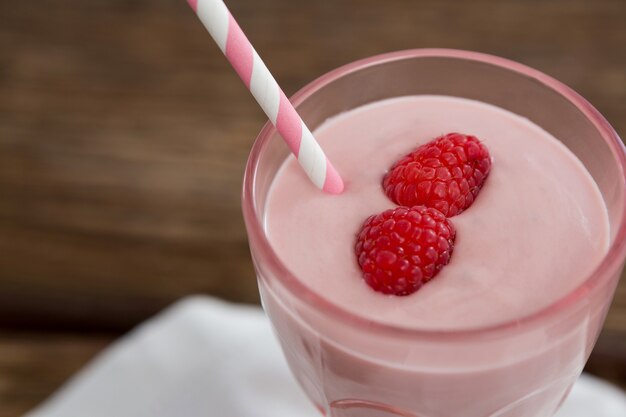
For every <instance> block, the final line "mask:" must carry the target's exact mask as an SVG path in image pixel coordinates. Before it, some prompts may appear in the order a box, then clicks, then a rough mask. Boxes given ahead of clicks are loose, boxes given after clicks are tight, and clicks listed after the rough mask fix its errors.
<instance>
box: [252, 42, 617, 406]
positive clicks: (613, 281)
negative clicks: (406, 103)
mask: <svg viewBox="0 0 626 417" xmlns="http://www.w3.org/2000/svg"><path fill="white" fill-rule="evenodd" d="M418 94H439V95H449V96H457V97H465V98H470V99H474V100H479V101H483V102H486V103H491V104H494V105H496V106H499V107H502V108H504V109H507V110H510V111H512V112H514V113H517V114H519V115H521V116H524V117H527V118H528V119H530V120H532V121H533V122H534V123H536V124H538V125H539V126H541V127H543V128H544V129H545V130H547V131H548V132H550V133H551V134H553V135H554V136H555V137H556V138H558V139H559V140H561V141H562V142H563V143H564V144H565V145H566V146H567V147H568V148H569V149H570V150H571V151H572V152H574V154H576V155H577V156H578V158H579V159H580V160H581V161H582V162H583V163H584V165H585V166H586V168H587V170H588V171H589V172H590V173H591V175H592V176H593V178H594V179H595V181H596V183H597V184H598V186H599V188H600V191H601V193H602V196H603V198H604V201H605V203H606V206H607V208H608V212H609V220H610V227H611V234H610V238H611V246H610V249H609V251H608V253H607V255H606V257H605V258H604V259H603V261H602V263H601V264H600V265H599V267H598V268H597V269H596V270H595V271H594V273H593V274H592V275H591V276H589V277H588V278H587V279H586V280H585V281H584V283H583V284H582V285H580V286H579V287H578V288H576V289H575V290H574V291H572V292H570V293H568V294H566V295H565V296H564V297H563V298H561V299H559V300H557V301H556V302H554V303H553V304H552V305H550V306H548V307H547V308H544V309H542V310H540V311H536V312H535V313H533V314H531V315H528V316H526V317H520V318H519V319H517V320H515V321H511V322H503V323H498V324H497V325H493V326H488V327H482V328H472V329H463V330H461V331H425V330H419V329H415V330H414V329H406V328H397V327H394V326H390V325H386V324H383V323H377V322H373V321H370V320H366V319H364V318H362V317H359V316H356V315H353V314H351V313H349V312H347V311H345V310H343V309H342V308H341V306H339V305H335V304H332V303H331V302H329V301H328V300H326V299H324V298H323V297H321V296H320V295H318V294H317V293H315V292H313V291H312V290H311V289H309V288H308V287H307V286H306V284H305V283H303V282H301V281H299V280H298V279H297V278H296V277H294V276H293V275H292V274H291V273H290V272H289V270H288V269H287V268H286V267H285V266H284V265H283V264H282V263H281V262H280V260H279V259H278V257H277V256H276V254H275V253H274V252H273V250H272V248H271V247H270V245H269V243H268V241H267V239H266V236H265V234H264V229H263V224H264V210H265V199H266V196H267V192H268V189H269V187H270V184H271V182H272V179H273V178H274V175H275V173H276V171H277V169H278V168H279V167H280V165H281V164H282V162H283V161H284V159H285V157H286V156H287V154H288V150H287V147H286V146H284V144H283V143H282V141H281V139H280V138H279V137H277V133H276V131H275V129H274V128H273V127H272V126H271V125H270V124H269V123H268V124H267V125H266V126H265V127H264V128H263V130H262V131H261V133H260V134H259V136H258V137H257V139H256V142H255V144H254V147H253V149H252V151H251V154H250V158H249V160H248V165H247V168H246V174H245V179H244V190H243V203H242V204H243V212H244V218H245V222H246V227H247V230H248V236H249V241H250V249H251V253H252V258H253V260H254V264H255V268H256V271H257V276H258V282H259V290H260V293H261V298H262V301H263V306H264V308H265V311H266V312H267V314H268V315H269V317H270V319H271V321H272V324H273V326H274V329H275V332H276V334H277V336H278V338H279V340H280V343H281V346H282V349H283V351H284V354H285V356H286V358H287V361H288V363H289V366H290V368H291V370H292V372H293V373H294V375H295V377H296V379H297V380H298V381H299V383H300V384H301V385H302V387H303V388H304V390H305V391H306V393H307V394H308V396H309V397H310V399H311V400H312V401H313V402H314V403H315V405H316V406H317V407H318V408H319V410H320V411H321V412H322V413H324V414H326V415H328V416H332V417H388V416H404V417H407V416H410V417H488V416H489V417H496V416H497V417H549V416H552V415H553V414H554V413H555V412H556V410H557V409H558V407H559V405H560V404H561V403H562V401H563V400H564V399H565V397H566V396H567V394H568V392H569V390H570V388H571V386H572V385H573V383H574V382H575V380H576V378H577V377H578V376H579V374H580V373H581V371H582V369H583V366H584V364H585V362H586V360H587V358H588V357H589V354H590V352H591V349H592V348H593V345H594V343H595V341H596V339H597V336H598V333H599V331H600V329H601V327H602V324H603V322H604V318H605V316H606V312H607V310H608V307H609V304H610V301H611V299H612V297H613V293H614V291H615V287H616V285H617V282H618V279H619V276H620V272H621V270H622V268H623V264H624V257H625V254H626V244H625V243H626V240H625V239H624V238H625V236H626V223H625V222H624V219H625V211H624V199H625V167H626V158H625V153H624V147H623V145H622V143H621V141H620V139H619V137H618V136H617V134H616V133H615V131H614V130H613V129H612V128H611V126H610V125H609V124H608V122H607V121H606V120H605V119H604V118H603V117H602V116H601V115H600V114H599V113H598V112H597V111H596V110H595V109H594V108H593V107H592V106H591V105H590V104H589V103H588V102H587V101H585V100H584V99H583V98H582V97H580V96H579V95H578V94H576V93H575V92H574V91H572V90H571V89H569V88H568V87H566V86H565V85H563V84H561V83H560V82H558V81H556V80H554V79H552V78H551V77H549V76H547V75H545V74H542V73H540V72H538V71H536V70H533V69H531V68H528V67H526V66H524V65H521V64H518V63H515V62H512V61H508V60H506V59H503V58H498V57H494V56H488V55H484V54H479V53H474V52H465V51H454V50H410V51H402V52H396V53H391V54H386V55H380V56H375V57H372V58H368V59H365V60H362V61H358V62H355V63H352V64H349V65H346V66H344V67H341V68H339V69H336V70H334V71H331V72H330V73H328V74H326V75H324V76H322V77H320V78H318V79H317V80H315V81H313V82H312V83H310V84H309V85H307V86H306V87H304V88H303V89H302V90H300V91H299V92H298V93H297V94H296V95H295V96H294V97H293V102H294V105H295V106H296V108H297V109H298V111H299V113H300V114H301V115H302V117H303V119H304V120H305V122H306V123H307V124H308V125H309V127H311V129H314V128H316V127H317V126H319V125H320V124H321V123H322V122H323V121H324V120H326V119H327V118H329V117H331V116H334V115H336V114H338V113H341V112H344V111H347V110H350V109H353V108H355V107H358V106H361V105H363V104H366V103H369V102H373V101H377V100H381V99H385V98H391V97H397V96H404V95H418Z"/></svg>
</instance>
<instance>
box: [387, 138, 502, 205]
mask: <svg viewBox="0 0 626 417" xmlns="http://www.w3.org/2000/svg"><path fill="white" fill-rule="evenodd" d="M490 168H491V158H490V156H489V151H488V150H487V148H486V147H485V145H484V144H482V143H481V142H480V141H479V140H478V139H477V138H476V137H474V136H469V135H462V134H460V133H448V134H447V135H444V136H440V137H438V138H436V139H434V140H433V141H431V142H429V143H427V144H425V145H422V146H420V147H419V148H417V149H416V150H415V151H413V152H411V153H410V154H408V155H406V156H405V157H404V158H402V159H401V160H400V161H398V162H396V164H395V165H394V166H393V167H392V168H391V170H390V171H389V172H388V173H387V175H385V178H384V179H383V188H384V190H385V194H387V196H388V197H389V198H390V199H391V200H392V201H393V202H394V203H396V204H399V205H401V206H407V207H411V206H416V205H425V206H427V207H433V208H436V209H437V210H439V211H440V212H442V213H443V214H444V215H445V216H447V217H452V216H455V215H457V214H459V213H461V212H462V211H463V210H465V209H466V208H468V207H469V206H470V205H471V204H472V203H473V202H474V199H475V198H476V196H477V195H478V192H479V191H480V189H481V187H482V186H483V183H484V182H485V178H487V175H488V174H489V169H490Z"/></svg>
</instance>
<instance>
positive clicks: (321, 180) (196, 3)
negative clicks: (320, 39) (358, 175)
mask: <svg viewBox="0 0 626 417" xmlns="http://www.w3.org/2000/svg"><path fill="white" fill-rule="evenodd" d="M187 2H188V3H189V5H190V6H191V8H192V9H193V10H194V11H195V12H196V14H197V15H198V17H199V18H200V20H201V21H202V23H203V24H204V26H205V27H206V28H207V30H208V31H209V33H210V34H211V36H212V37H213V40H215V42H216V43H217V46H219V48H220V49H221V50H222V52H223V53H224V55H226V58H227V59H228V61H229V62H230V64H231V65H232V66H233V68H235V71H237V74H239V77H240V78H241V80H242V81H243V82H244V84H245V85H246V87H248V90H250V92H251V93H252V95H253V96H254V98H255V99H256V101H257V102H258V103H259V105H260V106H261V108H262V109H263V111H264V112H265V114H266V115H267V117H269V119H270V120H271V122H272V123H273V124H274V126H276V129H277V130H278V132H280V134H281V136H282V137H283V139H284V140H285V142H287V145H288V146H289V149H291V152H293V154H294V155H295V156H296V158H297V159H298V162H299V163H300V165H301V166H302V168H303V169H304V171H305V172H306V174H307V175H308V176H309V178H310V179H311V181H312V182H313V184H315V185H316V186H317V187H318V188H320V189H322V190H324V191H326V192H328V193H332V194H339V193H341V192H342V191H343V187H344V186H343V181H342V179H341V177H340V176H339V173H337V171H336V170H335V168H334V167H333V165H332V164H331V163H330V161H329V160H328V158H327V157H326V155H325V154H324V151H323V150H322V148H321V147H320V145H319V144H318V143H317V141H316V140H315V138H314V137H313V134H312V133H311V131H310V130H309V128H308V127H307V126H306V125H305V124H304V122H303V121H302V118H301V117H300V116H299V115H298V113H297V112H296V109H294V108H293V105H292V104H291V102H290V101H289V99H288V98H287V96H285V93H283V90H282V89H281V88H280V87H279V86H278V83H277V82H276V80H275V79H274V77H273V76H272V74H270V72H269V70H268V69H267V67H266V66H265V64H264V63H263V61H262V60H261V58H260V57H259V54H257V52H256V51H255V50H254V48H253V47H252V44H251V43H250V41H249V40H248V38H246V35H244V33H243V32H242V30H241V28H240V27H239V25H238V24H237V22H236V21H235V19H234V18H233V16H232V15H231V14H230V12H229V11H228V9H227V8H226V5H225V4H224V2H223V1H222V0H187Z"/></svg>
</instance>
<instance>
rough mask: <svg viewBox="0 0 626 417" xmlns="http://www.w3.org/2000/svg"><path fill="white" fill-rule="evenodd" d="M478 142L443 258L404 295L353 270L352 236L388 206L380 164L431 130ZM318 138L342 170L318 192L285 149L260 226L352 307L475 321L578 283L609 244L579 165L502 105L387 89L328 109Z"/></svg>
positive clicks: (403, 318) (399, 319) (416, 320)
mask: <svg viewBox="0 0 626 417" xmlns="http://www.w3.org/2000/svg"><path fill="white" fill-rule="evenodd" d="M449 132H461V133H467V134H472V135H475V136H477V137H478V138H479V139H481V140H482V141H484V143H485V144H486V146H487V147H488V148H489V151H490V152H491V155H492V157H493V167H492V171H491V174H490V176H489V178H488V179H487V181H486V183H485V186H484V188H483V189H482V191H481V193H480V194H479V196H478V198H477V200H476V202H475V203H474V204H473V205H472V206H471V207H470V208H469V209H468V210H466V211H465V212H463V213H462V214H460V215H458V216H455V217H453V222H454V224H455V226H456V228H457V239H456V245H455V249H454V254H453V256H452V259H451V262H450V264H449V265H448V266H446V267H445V268H443V269H442V271H441V272H440V274H439V275H438V276H437V277H436V278H435V279H434V280H433V281H431V282H429V283H428V284H427V285H425V286H424V287H422V288H421V289H420V290H419V291H417V292H416V293H414V294H412V295H409V296H406V297H396V296H386V295H382V294H380V293H377V292H375V291H373V290H372V289H371V288H370V287H369V286H367V284H365V282H364V281H363V280H362V278H361V271H360V270H359V267H358V265H357V262H356V260H355V255H354V243H355V235H356V233H357V232H358V230H359V228H360V225H361V224H362V222H363V221H364V220H365V219H366V218H367V217H368V216H369V215H371V214H375V213H378V212H381V211H383V210H385V209H387V208H391V207H395V205H394V203H392V202H391V201H390V200H389V199H388V198H387V197H386V195H385V194H384V193H383V190H382V187H381V181H382V178H383V175H384V174H385V172H386V171H387V170H388V169H389V167H390V166H391V165H392V164H393V163H394V161H396V160H397V159H398V158H399V157H400V156H402V155H404V154H406V153H408V152H409V151H411V150H413V149H415V148H416V147H417V146H419V145H421V144H423V143H425V142H428V141H430V140H431V139H433V138H435V137H436V136H438V135H441V134H444V133H449ZM315 136H316V138H317V139H318V141H319V142H320V143H321V145H322V146H323V147H324V149H325V151H326V152H327V153H328V155H329V158H330V159H331V160H332V161H333V163H334V164H335V166H336V167H337V168H338V169H339V171H340V172H341V174H342V176H343V177H344V178H345V180H346V191H345V192H344V193H343V194H342V195H339V196H335V195H328V194H323V193H320V192H319V191H318V190H317V189H316V188H315V187H314V186H313V185H311V184H310V183H309V180H308V179H307V178H306V176H305V175H304V174H303V173H302V171H301V169H300V167H299V166H298V165H297V163H296V161H295V159H294V158H292V157H290V158H289V159H288V160H287V161H286V163H285V164H284V166H283V167H282V168H281V170H280V171H279V173H278V175H277V178H276V179H275V181H274V183H273V185H272V189H271V191H270V194H269V197H268V202H267V211H266V213H267V216H266V230H267V234H268V237H269V240H270V242H271V244H272V245H273V247H274V249H275V250H276V252H277V253H278V255H279V257H280V259H281V260H282V261H283V262H284V263H285V264H286V266H287V267H288V268H289V269H290V270H291V271H292V272H293V273H294V275H295V276H296V277H298V278H299V279H300V280H302V281H303V282H304V283H305V284H306V285H308V286H309V287H310V288H312V289H313V290H314V291H316V292H318V293H319V294H321V295H322V296H324V297H326V298H328V299H329V300H331V301H333V302H334V303H336V304H338V305H341V306H342V307H344V308H345V309H348V310H350V311H352V312H354V313H355V314H358V315H361V316H365V317H367V318H371V319H372V320H376V321H382V322H386V323H392V324H395V325H401V326H406V327H411V328H421V329H458V328H473V327H481V326H485V325H490V324H494V322H503V321H508V320H511V319H515V318H519V317H522V316H525V315H527V314H529V313H532V312H533V311H536V310H538V309H540V308H542V307H545V306H547V305H548V304H550V303H552V302H554V301H555V300H557V299H558V298H560V297H562V296H564V295H565V294H566V293H568V292H569V291H571V290H572V289H574V288H575V287H577V286H578V285H579V284H580V283H581V282H582V281H583V280H584V279H585V278H586V277H587V276H588V274H589V273H590V272H591V271H592V270H593V269H594V267H596V266H597V265H598V263H599V261H600V259H601V258H602V257H603V255H604V254H605V253H606V251H607V247H608V237H609V230H608V217H607V212H606V207H605V205H604V203H603V200H602V197H601V195H600V191H599V190H598V187H597V186H596V184H595V183H594V181H593V179H592V178H591V176H590V175H589V173H588V172H587V171H586V170H585V168H584V167H583V165H582V163H581V162H580V161H579V160H578V159H577V158H576V157H575V156H574V155H573V154H572V153H571V152H570V151H569V150H568V149H567V148H566V147H565V146H563V145H562V144H561V143H560V142H559V141H558V140H556V139H555V138H554V137H552V136H551V135H550V134H549V133H547V132H546V131H544V130H543V129H541V128H540V127H538V126H537V125H535V124H533V123H531V122H530V121H528V120H526V119H524V118H521V117H519V116H517V115H515V114H513V113H511V112H508V111H505V110H502V109H500V108H497V107H494V106H491V105H487V104H484V103H480V102H476V101H471V100H467V99H460V98H452V97H443V96H413V97H402V98H395V99H390V100H385V101H380V102H377V103H374V104H370V105H366V106H363V107H360V108H358V109H355V110H352V111H350V112H347V113H344V114H341V115H339V116H336V117H334V118H332V119H330V120H328V121H326V122H325V123H324V124H323V125H321V126H320V127H319V128H318V129H317V130H316V131H315Z"/></svg>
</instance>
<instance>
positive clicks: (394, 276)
mask: <svg viewBox="0 0 626 417" xmlns="http://www.w3.org/2000/svg"><path fill="white" fill-rule="evenodd" d="M455 235H456V232H455V230H454V226H453V225H452V223H451V222H450V221H449V220H448V219H446V217H445V216H444V215H443V214H441V212H439V211H438V210H435V209H434V208H428V207H424V206H415V207H411V208H407V207H398V208H395V209H389V210H386V211H384V212H382V213H380V214H377V215H374V216H370V217H369V218H368V219H367V220H365V223H363V226H362V228H361V231H360V232H359V234H358V237H357V241H356V246H355V252H356V256H357V259H358V262H359V266H360V267H361V270H362V271H363V278H364V279H365V282H367V283H368V284H369V286H370V287H372V288H373V289H374V290H376V291H378V292H382V293H385V294H395V295H409V294H411V293H413V292H415V291H417V290H418V289H419V288H420V287H421V286H422V285H423V284H424V283H426V282H428V281H430V280H431V279H432V278H433V277H434V276H435V275H437V273H438V272H439V270H440V269H441V268H442V267H443V266H444V265H446V264H447V263H448V262H449V261H450V256H451V255H452V250H453V248H454V238H455Z"/></svg>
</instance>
